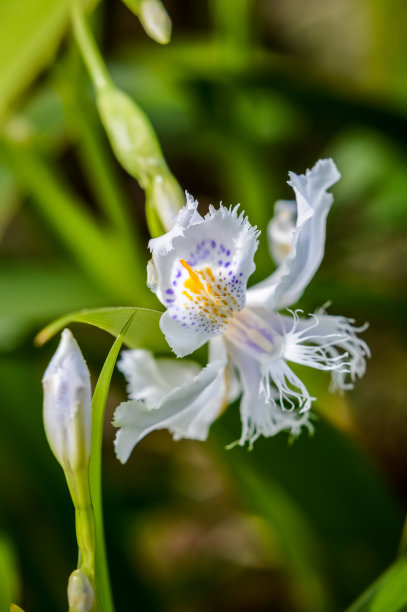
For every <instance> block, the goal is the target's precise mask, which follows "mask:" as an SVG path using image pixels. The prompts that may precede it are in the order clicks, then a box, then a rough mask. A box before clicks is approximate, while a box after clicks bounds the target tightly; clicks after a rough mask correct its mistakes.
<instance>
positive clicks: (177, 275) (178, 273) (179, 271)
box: [176, 270, 181, 278]
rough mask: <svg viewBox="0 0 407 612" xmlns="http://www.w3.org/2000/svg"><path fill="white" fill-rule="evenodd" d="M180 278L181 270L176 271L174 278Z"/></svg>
mask: <svg viewBox="0 0 407 612" xmlns="http://www.w3.org/2000/svg"><path fill="white" fill-rule="evenodd" d="M180 276H181V270H178V272H177V274H176V278H179V277H180Z"/></svg>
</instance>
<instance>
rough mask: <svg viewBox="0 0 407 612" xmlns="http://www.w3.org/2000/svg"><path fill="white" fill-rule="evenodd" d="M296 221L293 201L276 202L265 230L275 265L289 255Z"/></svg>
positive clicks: (295, 206)
mask: <svg viewBox="0 0 407 612" xmlns="http://www.w3.org/2000/svg"><path fill="white" fill-rule="evenodd" d="M296 220H297V205H296V202H295V200H278V201H277V202H276V203H275V206H274V216H273V218H272V219H271V221H270V223H269V224H268V228H267V230H268V238H269V246H270V251H271V255H272V257H273V259H274V261H275V262H276V263H277V264H281V262H282V261H283V260H284V259H285V258H286V257H287V255H289V254H290V253H291V249H292V244H293V237H294V230H295V225H296Z"/></svg>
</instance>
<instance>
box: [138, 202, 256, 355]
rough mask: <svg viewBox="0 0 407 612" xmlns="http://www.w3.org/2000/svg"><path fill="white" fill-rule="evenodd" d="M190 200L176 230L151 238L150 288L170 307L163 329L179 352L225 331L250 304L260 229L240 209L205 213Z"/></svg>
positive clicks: (192, 349)
mask: <svg viewBox="0 0 407 612" xmlns="http://www.w3.org/2000/svg"><path fill="white" fill-rule="evenodd" d="M197 206H198V203H197V202H196V201H193V200H192V199H188V202H187V205H186V206H185V207H184V208H183V209H182V210H181V211H180V213H179V217H178V220H177V223H176V224H175V226H174V227H173V229H172V230H171V231H170V232H168V233H167V234H165V235H164V236H161V237H160V238H157V239H154V240H151V241H150V248H151V250H152V263H151V264H150V266H149V279H150V287H151V288H152V290H153V291H154V292H155V293H156V294H157V297H158V298H159V300H160V301H161V302H162V303H163V304H164V305H165V306H166V308H167V311H166V313H164V315H163V316H162V319H161V329H162V331H163V333H164V334H165V337H166V339H167V342H168V344H169V345H170V346H171V348H172V349H173V350H174V352H175V353H176V355H177V356H178V357H182V356H184V355H187V354H188V353H191V352H193V351H194V350H195V349H197V348H199V347H200V346H202V345H203V344H204V343H205V342H207V341H208V340H209V339H210V338H212V337H215V336H217V335H219V334H221V333H222V332H223V331H224V329H225V328H226V326H227V323H228V320H229V319H230V317H231V316H232V314H233V312H236V311H238V310H241V309H242V308H243V307H244V304H245V294H246V285H247V279H248V278H249V276H250V275H251V274H252V272H253V271H254V269H255V266H254V261H253V258H254V253H255V251H256V249H257V244H258V243H257V236H258V233H259V232H258V231H257V230H256V228H254V227H252V226H251V225H250V223H249V222H248V220H247V218H245V217H244V215H243V213H242V214H240V215H239V214H238V212H237V208H238V207H235V208H234V209H232V208H225V207H224V206H222V205H221V206H220V207H219V209H217V210H215V209H214V208H213V207H212V206H211V207H210V209H209V213H208V214H207V215H206V216H205V218H203V217H201V216H200V215H199V213H198V212H197Z"/></svg>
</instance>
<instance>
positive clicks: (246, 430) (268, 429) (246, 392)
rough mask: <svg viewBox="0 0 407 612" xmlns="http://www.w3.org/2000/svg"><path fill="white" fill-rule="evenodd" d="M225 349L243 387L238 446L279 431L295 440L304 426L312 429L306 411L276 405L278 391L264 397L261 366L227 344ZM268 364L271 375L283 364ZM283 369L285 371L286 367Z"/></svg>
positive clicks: (279, 404)
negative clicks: (292, 436)
mask: <svg viewBox="0 0 407 612" xmlns="http://www.w3.org/2000/svg"><path fill="white" fill-rule="evenodd" d="M228 349H229V352H230V355H231V357H232V359H233V362H234V364H235V366H236V367H237V369H238V371H239V374H240V378H241V383H242V386H243V397H242V401H241V404H240V414H241V419H242V435H241V438H240V440H239V444H241V445H244V444H245V443H246V442H247V441H248V442H249V443H250V444H253V442H254V441H255V440H257V438H259V437H260V436H264V437H270V436H274V435H276V434H277V433H279V432H280V431H289V432H290V433H291V434H292V435H295V436H296V435H298V434H299V433H300V431H301V428H302V427H304V426H305V427H307V428H308V429H312V426H311V425H310V423H309V411H308V410H306V411H305V410H304V411H303V412H299V411H295V410H286V409H285V408H284V402H281V403H279V402H280V390H279V389H278V388H275V390H274V392H273V395H274V397H271V396H269V397H268V398H266V397H265V394H264V393H263V392H262V385H263V383H262V380H263V378H264V373H263V372H262V369H263V365H261V364H260V363H259V362H257V361H256V360H255V359H253V358H252V357H251V356H250V355H248V354H247V353H246V352H245V351H243V350H241V349H240V348H238V347H237V346H235V345H232V344H230V345H229V343H228ZM272 363H273V367H274V371H277V369H279V368H281V367H282V364H284V362H283V361H282V360H281V359H275V360H273V362H272ZM285 366H286V367H287V368H288V366H287V364H285ZM288 369H289V368H288ZM277 382H278V381H277V380H276V383H277Z"/></svg>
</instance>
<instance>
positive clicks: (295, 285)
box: [247, 159, 340, 310]
mask: <svg viewBox="0 0 407 612" xmlns="http://www.w3.org/2000/svg"><path fill="white" fill-rule="evenodd" d="M339 178H340V174H339V172H338V169H337V168H336V166H335V164H334V162H333V161H332V160H331V159H324V160H320V161H318V162H317V163H316V164H315V166H314V167H313V168H312V169H311V170H307V171H306V173H305V174H301V175H297V174H294V172H290V180H289V181H288V184H289V185H291V187H292V188H293V189H294V192H295V196H296V201H297V220H296V227H295V231H294V234H293V240H292V247H291V252H290V254H289V255H288V256H287V257H286V258H285V259H283V260H282V262H281V265H280V266H279V267H278V268H277V270H276V271H275V272H274V273H273V274H271V276H269V277H268V278H267V279H265V280H264V281H262V282H260V283H258V284H257V285H255V286H254V287H251V288H250V289H249V290H248V291H247V304H248V305H250V306H258V307H263V308H267V309H269V310H270V309H272V310H278V309H280V308H284V307H286V306H290V305H291V304H294V303H295V302H296V301H297V300H298V299H299V298H300V296H301V295H302V293H303V291H304V289H305V287H306V286H307V285H308V283H309V282H310V280H311V278H312V277H313V276H314V274H315V272H316V271H317V269H318V267H319V265H320V263H321V260H322V257H323V254H324V248H325V225H326V217H327V214H328V212H329V209H330V207H331V205H332V202H333V196H332V194H330V193H327V189H329V187H331V186H332V185H333V184H334V183H336V182H337V181H338V180H339Z"/></svg>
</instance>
